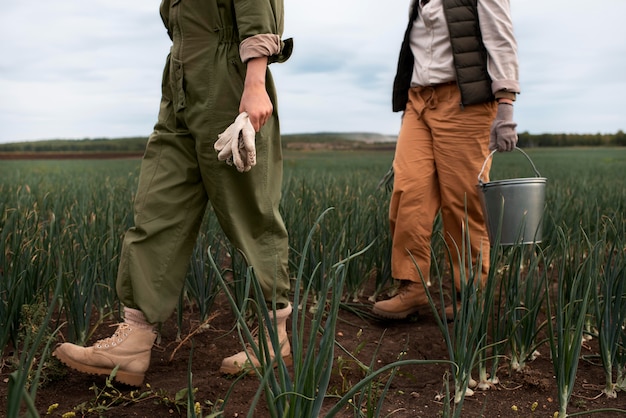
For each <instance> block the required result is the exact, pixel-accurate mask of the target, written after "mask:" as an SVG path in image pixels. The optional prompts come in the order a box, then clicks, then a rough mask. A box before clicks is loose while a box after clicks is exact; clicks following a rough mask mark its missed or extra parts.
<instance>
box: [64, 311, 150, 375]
mask: <svg viewBox="0 0 626 418" xmlns="http://www.w3.org/2000/svg"><path fill="white" fill-rule="evenodd" d="M124 317H125V320H124V322H123V323H121V324H119V325H118V326H117V330H116V331H115V333H114V334H113V335H112V336H111V337H109V338H104V339H102V340H98V341H96V342H95V343H94V345H92V346H91V347H81V346H78V345H75V344H71V343H63V344H61V345H59V346H58V347H57V348H56V350H54V353H52V354H53V355H54V356H55V357H56V358H58V359H59V360H60V361H61V362H62V363H64V364H66V365H67V366H69V367H71V368H72V369H74V370H77V371H79V372H83V373H89V374H98V375H107V376H108V375H110V374H111V372H112V371H113V369H114V368H115V367H116V366H119V369H118V370H117V374H116V375H115V380H117V381H118V382H121V383H125V384H127V385H131V386H141V384H142V383H143V379H144V376H145V373H146V370H148V366H149V365H150V353H151V350H152V345H153V344H154V340H155V339H156V333H155V332H154V327H153V326H152V325H150V324H149V323H148V322H147V321H146V319H145V317H144V315H143V313H142V312H141V311H139V310H137V309H130V308H124Z"/></svg>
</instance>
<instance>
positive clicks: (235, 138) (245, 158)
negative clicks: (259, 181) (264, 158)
mask: <svg viewBox="0 0 626 418" xmlns="http://www.w3.org/2000/svg"><path fill="white" fill-rule="evenodd" d="M255 138H256V134H255V132H254V128H253V127H252V124H251V123H250V118H249V117H248V114H247V113H246V112H242V113H240V114H239V116H237V118H236V119H235V121H234V122H233V123H232V124H230V126H229V127H228V128H226V130H225V131H224V132H222V133H221V134H219V135H218V136H217V141H215V144H214V145H213V148H214V149H215V151H217V153H218V154H217V159H218V160H220V161H226V163H227V164H228V165H234V166H235V167H236V168H237V170H238V171H239V172H240V173H243V172H246V171H250V169H251V168H252V167H254V166H255V165H256V146H255Z"/></svg>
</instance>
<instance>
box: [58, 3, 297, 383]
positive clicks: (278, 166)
mask: <svg viewBox="0 0 626 418" xmlns="http://www.w3.org/2000/svg"><path fill="white" fill-rule="evenodd" d="M160 12H161V17H162V19H163V22H164V24H165V27H166V28H167V32H168V35H169V37H170V39H171V40H172V46H171V50H170V53H169V55H168V57H167V61H166V63H165V69H164V72H163V82H162V97H161V103H160V109H159V114H158V120H157V122H156V124H155V127H154V131H153V133H152V134H151V135H150V138H149V140H148V144H147V147H146V150H145V154H144V157H143V160H142V164H141V172H140V175H139V185H138V189H137V194H136V198H135V202H134V215H135V216H134V221H135V225H134V227H132V228H130V229H129V230H128V232H127V233H126V235H125V237H124V241H123V246H122V253H121V260H120V264H119V270H118V277H117V293H118V296H119V298H120V301H121V303H122V304H123V306H124V322H123V323H121V324H119V325H118V328H117V330H116V332H115V333H114V335H113V336H112V337H109V338H106V339H103V340H99V341H97V342H96V343H95V344H94V345H93V346H90V347H80V346H76V345H74V344H70V343H64V344H61V345H59V346H58V347H57V348H56V350H55V351H54V355H55V356H56V357H57V358H58V359H59V360H61V361H62V362H63V363H65V364H66V365H68V366H69V367H71V368H73V369H75V370H78V371H80V372H85V373H94V374H103V375H109V374H110V373H111V371H112V370H113V369H114V368H115V367H116V366H119V369H118V371H117V374H116V380H118V381H120V382H122V383H126V384H129V385H135V386H139V385H141V384H142V382H143V380H144V377H145V373H146V371H147V369H148V366H149V364H150V354H151V349H152V345H153V344H154V341H155V338H156V333H155V326H156V325H157V324H159V323H162V322H164V321H165V320H166V319H168V318H169V317H170V316H171V314H172V313H173V311H174V309H175V307H176V305H177V303H178V299H179V295H180V293H181V290H182V287H183V284H184V281H185V276H186V273H187V269H188V264H189V260H190V257H191V254H192V251H193V247H194V245H195V243H196V238H197V234H198V230H199V228H200V225H201V223H202V219H203V216H204V214H205V210H206V208H207V204H208V203H209V202H210V203H211V205H212V206H213V209H214V213H215V214H216V216H217V218H218V220H219V223H220V226H221V227H222V229H223V231H224V233H225V234H226V236H227V237H228V239H229V240H230V241H231V243H232V245H233V246H234V247H235V248H237V249H238V250H239V251H241V252H242V254H243V255H244V256H245V258H246V260H247V262H248V263H249V265H250V266H252V268H253V271H254V276H255V277H256V278H257V279H258V281H259V283H260V285H261V288H262V289H263V293H264V298H265V302H266V303H267V304H268V306H273V305H274V303H275V306H276V310H275V311H273V315H272V317H273V318H274V319H275V321H274V320H273V321H272V324H271V325H270V324H268V325H267V326H274V325H273V324H274V323H275V324H276V326H277V330H276V331H277V334H278V336H279V341H280V343H281V347H280V348H278V347H276V351H280V355H282V356H283V358H284V359H285V360H286V361H287V362H288V361H289V360H290V358H291V349H290V346H289V340H288V337H287V332H286V321H287V319H288V317H289V316H290V314H291V309H292V308H291V303H290V301H289V290H290V283H289V276H288V258H287V257H288V237H287V230H286V228H285V225H284V222H283V219H282V217H281V215H280V213H279V201H280V197H281V186H282V176H283V167H282V151H281V142H280V129H279V120H278V113H277V101H276V100H277V99H276V89H275V86H274V84H273V80H272V77H271V74H270V72H269V69H268V64H270V63H273V62H284V61H285V60H287V59H288V58H289V56H290V55H291V51H292V41H291V39H288V40H285V41H283V40H282V39H281V36H282V31H283V0H212V1H206V0H162V3H161V6H160ZM241 115H245V117H246V126H248V127H250V126H251V128H253V129H254V131H252V136H253V138H252V141H253V146H254V148H255V149H254V150H253V151H254V152H256V161H254V162H253V164H255V165H254V167H251V165H250V164H248V165H247V166H246V167H245V170H241V169H240V167H236V166H235V165H232V164H227V162H225V161H224V158H218V152H217V150H216V148H215V147H216V144H215V143H216V140H217V139H218V137H220V134H221V133H223V132H225V131H227V128H229V129H231V130H232V126H233V121H234V120H236V119H237V120H239V119H241V118H240V116H241ZM238 126H239V125H238ZM239 127H241V126H239ZM251 128H250V129H251ZM238 130H239V128H237V129H236V131H238ZM242 131H244V130H243V129H242ZM249 132H250V131H248V135H250V134H249ZM238 133H239V132H235V137H237V134H238ZM244 133H245V131H244ZM220 138H221V137H220ZM249 139H250V138H248V140H249ZM234 140H235V141H237V140H238V138H235V139H234ZM233 149H235V150H236V149H238V147H233ZM248 151H250V150H248ZM235 152H236V151H235ZM259 335H260V338H262V337H263V336H265V335H266V334H265V333H264V332H260V333H259ZM274 355H276V354H274ZM249 361H252V362H254V363H258V360H257V359H256V358H254V355H251V353H246V352H240V353H238V354H235V355H234V356H232V357H229V358H226V359H224V360H223V362H222V366H221V369H220V370H221V371H222V372H224V373H233V374H234V373H239V372H241V371H243V370H244V368H246V367H247V366H248V365H249V364H247V363H248V362H249ZM257 365H258V364H257Z"/></svg>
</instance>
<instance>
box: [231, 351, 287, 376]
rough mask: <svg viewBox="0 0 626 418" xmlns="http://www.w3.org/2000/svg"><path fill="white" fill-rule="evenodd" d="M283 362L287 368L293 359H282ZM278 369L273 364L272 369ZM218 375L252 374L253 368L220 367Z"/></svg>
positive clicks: (276, 365) (276, 364)
mask: <svg viewBox="0 0 626 418" xmlns="http://www.w3.org/2000/svg"><path fill="white" fill-rule="evenodd" d="M283 362H284V363H285V366H287V367H289V366H291V365H292V364H293V357H292V356H291V354H290V355H288V356H285V357H283ZM277 367H278V363H276V362H274V368H277ZM220 373H223V374H229V375H239V374H243V373H246V374H254V367H252V366H246V367H244V368H240V367H237V366H232V367H229V366H221V367H220Z"/></svg>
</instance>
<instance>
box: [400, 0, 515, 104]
mask: <svg viewBox="0 0 626 418" xmlns="http://www.w3.org/2000/svg"><path fill="white" fill-rule="evenodd" d="M415 1H419V0H412V1H411V7H413V6H412V5H413V4H414V2H415ZM418 7H419V8H420V10H419V13H418V16H417V19H416V20H415V22H414V23H413V28H412V29H411V39H410V41H411V52H413V57H414V58H415V64H414V66H413V76H412V79H411V85H412V86H430V85H433V84H440V83H446V82H449V81H454V80H456V72H455V70H454V58H453V54H452V45H451V43H450V32H449V31H448V24H447V22H446V17H445V14H444V9H443V0H430V1H429V2H428V3H426V4H425V5H423V6H422V5H421V4H420V5H419V6H418ZM478 20H479V24H480V30H481V33H482V37H483V43H484V45H485V48H486V49H487V54H488V58H487V70H488V72H489V76H490V77H491V80H492V91H493V92H494V93H495V92H496V91H498V90H507V91H511V92H516V93H519V90H520V89H519V81H518V80H519V66H518V61H517V42H516V40H515V36H514V34H513V23H512V20H511V13H510V5H509V1H508V0H482V1H481V0H479V1H478Z"/></svg>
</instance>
